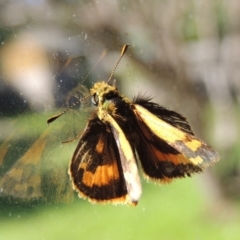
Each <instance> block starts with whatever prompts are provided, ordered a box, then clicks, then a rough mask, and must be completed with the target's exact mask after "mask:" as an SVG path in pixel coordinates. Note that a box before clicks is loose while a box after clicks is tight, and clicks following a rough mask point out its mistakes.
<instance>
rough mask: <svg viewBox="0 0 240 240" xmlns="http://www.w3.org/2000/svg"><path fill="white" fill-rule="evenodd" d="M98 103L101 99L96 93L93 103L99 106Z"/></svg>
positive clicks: (93, 96)
mask: <svg viewBox="0 0 240 240" xmlns="http://www.w3.org/2000/svg"><path fill="white" fill-rule="evenodd" d="M98 102H99V98H98V95H97V94H96V93H94V94H93V95H92V103H93V104H94V105H95V106H97V105H98Z"/></svg>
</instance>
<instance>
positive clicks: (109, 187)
mask: <svg viewBox="0 0 240 240" xmlns="http://www.w3.org/2000/svg"><path fill="white" fill-rule="evenodd" d="M69 174H70V176H71V180H72V183H73V187H74V188H75V190H76V191H77V192H78V193H79V196H80V197H83V198H88V199H89V200H90V201H91V202H103V203H105V202H111V203H116V204H117V203H124V202H125V201H126V198H127V195H128V192H127V188H126V183H125V180H124V176H123V170H122V166H121V161H120V155H119V151H118V147H117V144H116V141H115V139H114V135H113V133H112V132H111V127H110V126H109V125H108V124H104V123H103V122H101V121H100V120H99V119H98V118H97V116H95V117H93V118H92V119H91V120H89V122H88V124H87V126H86V128H85V130H84V132H83V134H82V136H81V139H80V141H79V143H78V146H77V148H76V150H75V152H74V155H73V158H72V161H71V163H70V167H69Z"/></svg>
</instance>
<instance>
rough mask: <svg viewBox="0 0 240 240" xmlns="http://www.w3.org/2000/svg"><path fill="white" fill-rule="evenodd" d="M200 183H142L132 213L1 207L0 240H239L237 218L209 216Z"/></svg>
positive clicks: (107, 208)
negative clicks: (141, 188)
mask: <svg viewBox="0 0 240 240" xmlns="http://www.w3.org/2000/svg"><path fill="white" fill-rule="evenodd" d="M199 180H200V178H199V177H197V176H195V177H193V178H191V179H190V178H189V179H184V180H179V181H175V182H173V183H172V184H171V185H165V186H161V187H159V186H157V185H154V184H145V183H144V186H143V196H142V198H141V199H140V202H139V205H138V206H137V207H127V206H112V205H92V204H90V203H89V202H87V201H84V200H79V199H76V200H75V201H74V202H73V203H72V204H66V205H48V206H47V205H45V206H43V205H39V206H36V207H35V208H31V209H27V208H22V209H21V208H20V207H19V206H18V210H16V211H15V210H14V208H13V207H10V206H9V207H8V206H6V205H5V207H4V208H5V209H4V210H3V209H2V207H3V206H2V207H1V210H0V213H1V214H0V225H1V231H0V239H8V240H11V239H33V238H34V239H219V240H221V239H239V238H240V228H239V218H238V219H230V220H229V219H227V218H225V216H224V212H225V211H226V209H222V212H221V211H219V212H218V214H217V215H215V216H214V211H211V204H210V205H209V204H208V203H207V201H206V198H205V196H204V195H203V193H202V192H201V190H200V188H199ZM212 207H213V206H212ZM226 220H227V221H226Z"/></svg>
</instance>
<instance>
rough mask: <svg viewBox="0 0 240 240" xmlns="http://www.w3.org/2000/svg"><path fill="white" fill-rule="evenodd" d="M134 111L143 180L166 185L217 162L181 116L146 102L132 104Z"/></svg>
mask: <svg viewBox="0 0 240 240" xmlns="http://www.w3.org/2000/svg"><path fill="white" fill-rule="evenodd" d="M140 104H141V105H140ZM133 111H134V113H135V117H136V122H137V131H138V135H139V138H140V139H139V142H138V144H136V150H137V152H138V156H139V159H140V162H141V165H142V168H143V171H144V173H145V174H146V177H149V178H151V179H153V180H156V181H162V182H169V181H171V180H172V179H173V178H179V177H185V176H190V175H191V174H192V173H196V172H201V171H202V170H203V169H204V168H206V167H208V166H210V165H212V164H213V163H215V162H216V161H217V160H218V154H217V153H216V152H215V151H214V150H213V149H212V148H211V147H209V146H208V145H207V144H206V143H204V142H202V141H201V140H199V139H197V138H196V137H195V136H194V135H193V133H192V131H191V128H190V126H189V125H188V123H187V121H186V119H185V118H184V117H182V116H181V115H180V114H178V113H175V112H173V111H169V110H167V109H165V108H162V107H161V106H159V105H157V104H155V103H151V102H149V101H147V100H146V101H145V102H144V100H142V101H139V102H137V104H134V105H133Z"/></svg>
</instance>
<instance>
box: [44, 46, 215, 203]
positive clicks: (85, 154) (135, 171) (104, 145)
mask: <svg viewBox="0 0 240 240" xmlns="http://www.w3.org/2000/svg"><path fill="white" fill-rule="evenodd" d="M127 48H128V45H125V46H124V47H123V50H122V52H121V56H120V59H119V61H118V63H119V62H120V60H121V58H122V56H123V55H124V53H125V52H126V50H127ZM118 63H117V64H116V66H117V65H118ZM115 69H116V67H115ZM115 69H114V70H113V72H112V74H111V76H110V77H109V79H108V81H100V82H97V83H95V84H94V85H93V87H92V88H91V89H90V94H89V95H88V96H87V97H91V100H92V103H93V105H94V106H95V107H96V108H95V111H94V112H93V114H92V116H91V117H90V119H89V120H88V123H87V125H86V127H85V129H84V130H83V132H82V134H81V135H80V140H79V143H78V145H77V147H76V149H75V151H74V154H73V157H72V160H71V161H70V165H69V175H70V179H71V181H72V186H73V188H74V189H75V190H76V191H77V192H78V194H79V196H80V197H83V198H87V199H88V200H90V202H93V203H95V202H101V203H113V204H129V205H136V204H137V203H138V201H139V199H140V196H141V194H142V187H141V181H140V176H139V168H142V170H143V175H144V177H145V178H146V179H150V180H153V181H155V182H158V183H168V182H170V181H171V180H173V179H174V178H182V177H186V176H191V174H193V173H198V172H201V171H203V169H205V168H207V167H209V166H211V165H213V164H214V163H216V162H217V161H218V158H219V157H218V154H217V152H216V151H214V150H213V149H212V148H211V147H210V146H208V145H207V144H206V143H204V142H203V141H201V140H200V139H198V138H197V137H195V136H194V134H193V132H192V130H191V127H190V126H189V124H188V122H187V120H186V118H184V117H183V116H181V115H180V114H178V113H176V112H174V111H171V110H168V109H166V108H164V107H162V106H160V105H158V104H157V103H154V102H152V100H151V98H148V97H143V96H138V97H136V98H135V99H133V101H131V100H129V99H127V98H125V97H123V96H122V95H121V94H120V93H119V91H118V89H117V88H116V86H115V84H114V83H113V84H111V83H110V81H111V78H112V75H113V73H114V71H115ZM84 99H85V98H84ZM63 113H64V112H63ZM63 113H61V114H59V115H57V116H54V117H52V118H50V119H49V120H48V123H50V122H52V121H54V120H56V119H57V118H58V117H59V116H61V115H62V114H63Z"/></svg>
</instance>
